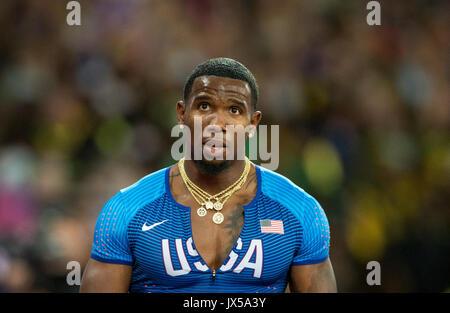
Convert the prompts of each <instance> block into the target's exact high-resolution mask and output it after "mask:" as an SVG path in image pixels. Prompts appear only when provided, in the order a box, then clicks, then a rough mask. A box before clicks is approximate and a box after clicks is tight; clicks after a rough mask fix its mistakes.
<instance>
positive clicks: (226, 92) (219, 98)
mask: <svg viewBox="0 0 450 313" xmlns="http://www.w3.org/2000/svg"><path fill="white" fill-rule="evenodd" d="M177 113H178V121H179V122H180V124H184V125H186V126H187V127H189V129H190V130H191V146H192V149H191V151H192V153H193V151H194V148H195V147H194V137H195V136H196V137H197V140H199V141H200V142H202V151H203V161H204V162H209V163H212V164H219V163H223V162H225V161H226V159H227V155H226V153H227V149H230V147H231V146H234V157H236V156H237V154H236V153H237V151H238V149H237V148H238V145H244V148H245V141H242V140H241V141H240V142H239V140H237V137H238V136H237V133H235V135H234V136H231V135H229V136H227V126H233V127H234V128H235V129H242V130H244V129H245V128H246V127H247V126H249V125H253V126H254V127H255V129H256V126H257V125H258V123H259V121H260V119H261V112H259V111H254V110H253V104H252V102H251V89H250V86H249V84H248V83H247V82H245V81H242V80H238V79H232V78H228V77H218V76H200V77H197V78H196V79H195V80H194V82H193V85H192V90H191V93H190V95H189V97H188V99H186V103H183V101H180V102H178V104H177ZM196 118H197V120H199V121H201V130H202V131H201V133H199V134H198V133H196V132H195V131H194V121H195V119H196ZM247 129H248V128H247ZM205 130H206V131H205ZM208 132H221V133H222V137H223V141H222V145H223V147H222V148H221V147H214V146H211V144H213V143H214V137H217V136H216V135H212V136H211V137H209V136H207V134H205V133H208ZM247 135H248V134H245V136H247ZM227 137H228V138H227ZM208 142H209V144H206V143H208ZM241 148H242V147H241ZM207 155H208V156H209V157H208V158H209V159H211V158H215V159H213V160H207V158H206V156H207ZM219 155H222V157H221V159H222V160H218V159H217V158H220V157H218V156H219ZM228 158H229V157H228Z"/></svg>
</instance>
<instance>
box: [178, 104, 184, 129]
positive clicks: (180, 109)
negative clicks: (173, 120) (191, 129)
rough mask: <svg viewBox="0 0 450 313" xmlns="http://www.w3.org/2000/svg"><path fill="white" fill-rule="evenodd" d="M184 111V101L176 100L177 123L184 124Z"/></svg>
mask: <svg viewBox="0 0 450 313" xmlns="http://www.w3.org/2000/svg"><path fill="white" fill-rule="evenodd" d="M185 113H186V105H185V104H184V101H181V100H180V101H178V102H177V120H178V124H179V125H183V124H184V114H185Z"/></svg>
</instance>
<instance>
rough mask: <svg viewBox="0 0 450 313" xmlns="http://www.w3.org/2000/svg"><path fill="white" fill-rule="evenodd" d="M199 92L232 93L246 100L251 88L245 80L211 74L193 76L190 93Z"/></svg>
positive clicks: (213, 93)
mask: <svg viewBox="0 0 450 313" xmlns="http://www.w3.org/2000/svg"><path fill="white" fill-rule="evenodd" d="M200 94H212V95H217V96H220V95H233V96H237V97H240V98H245V99H247V100H250V99H251V89H250V86H249V84H248V83H247V82H246V81H243V80H239V79H233V78H229V77H220V76H212V75H205V76H199V77H197V78H195V80H194V82H193V84H192V91H191V95H192V96H196V95H200Z"/></svg>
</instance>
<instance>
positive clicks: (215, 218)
mask: <svg viewBox="0 0 450 313" xmlns="http://www.w3.org/2000/svg"><path fill="white" fill-rule="evenodd" d="M213 222H214V223H216V224H221V223H222V222H223V214H222V213H220V212H216V213H215V214H214V215H213Z"/></svg>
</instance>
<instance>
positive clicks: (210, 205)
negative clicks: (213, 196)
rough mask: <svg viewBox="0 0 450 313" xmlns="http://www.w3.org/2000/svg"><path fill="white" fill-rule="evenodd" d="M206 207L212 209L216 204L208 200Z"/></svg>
mask: <svg viewBox="0 0 450 313" xmlns="http://www.w3.org/2000/svg"><path fill="white" fill-rule="evenodd" d="M205 206H206V209H207V210H212V208H213V207H214V204H213V203H212V202H211V201H208V202H206V203H205Z"/></svg>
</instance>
